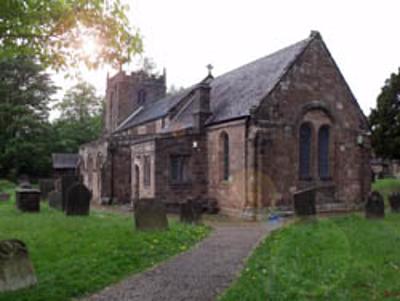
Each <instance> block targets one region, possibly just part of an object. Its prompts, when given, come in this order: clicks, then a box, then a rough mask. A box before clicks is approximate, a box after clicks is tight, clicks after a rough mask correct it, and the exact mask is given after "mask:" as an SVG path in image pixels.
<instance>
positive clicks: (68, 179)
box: [60, 175, 79, 211]
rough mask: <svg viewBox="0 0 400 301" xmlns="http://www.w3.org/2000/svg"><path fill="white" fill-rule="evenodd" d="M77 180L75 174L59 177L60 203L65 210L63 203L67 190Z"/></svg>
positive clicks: (64, 202)
mask: <svg viewBox="0 0 400 301" xmlns="http://www.w3.org/2000/svg"><path fill="white" fill-rule="evenodd" d="M78 181H79V179H78V177H77V176H74V175H65V176H62V177H61V182H60V184H61V196H62V197H61V200H62V201H61V204H62V210H63V211H64V210H65V205H66V202H67V191H68V189H69V188H70V187H71V186H72V185H73V184H75V183H77V182H78Z"/></svg>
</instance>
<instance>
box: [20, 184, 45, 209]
mask: <svg viewBox="0 0 400 301" xmlns="http://www.w3.org/2000/svg"><path fill="white" fill-rule="evenodd" d="M15 200H16V205H17V208H18V209H19V210H21V211H22V212H39V211H40V191H39V190H38V189H27V188H17V189H16V190H15Z"/></svg>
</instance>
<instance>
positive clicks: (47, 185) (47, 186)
mask: <svg viewBox="0 0 400 301" xmlns="http://www.w3.org/2000/svg"><path fill="white" fill-rule="evenodd" d="M39 189H40V196H41V198H42V200H45V199H47V198H48V195H49V193H50V192H52V191H53V190H54V189H55V186H54V180H53V179H41V180H39Z"/></svg>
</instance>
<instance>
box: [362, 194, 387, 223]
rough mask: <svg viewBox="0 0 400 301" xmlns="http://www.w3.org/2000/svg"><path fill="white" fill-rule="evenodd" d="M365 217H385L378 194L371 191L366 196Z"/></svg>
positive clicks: (383, 204) (380, 196) (382, 201)
mask: <svg viewBox="0 0 400 301" xmlns="http://www.w3.org/2000/svg"><path fill="white" fill-rule="evenodd" d="M365 216H366V217H367V218H384V217H385V202H384V200H383V196H382V195H381V194H380V193H379V192H377V191H373V192H371V193H370V195H369V196H368V200H367V204H366V205H365Z"/></svg>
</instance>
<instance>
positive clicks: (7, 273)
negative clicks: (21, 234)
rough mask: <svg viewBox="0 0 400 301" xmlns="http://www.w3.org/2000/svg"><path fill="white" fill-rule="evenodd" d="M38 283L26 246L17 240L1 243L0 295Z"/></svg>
mask: <svg viewBox="0 0 400 301" xmlns="http://www.w3.org/2000/svg"><path fill="white" fill-rule="evenodd" d="M36 283H37V279H36V276H35V272H34V270H33V266H32V262H31V261H30V259H29V253H28V249H27V247H26V245H25V244H24V243H23V242H22V241H20V240H16V239H12V240H2V241H0V293H1V292H6V291H14V290H18V289H22V288H26V287H30V286H33V285H35V284H36Z"/></svg>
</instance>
